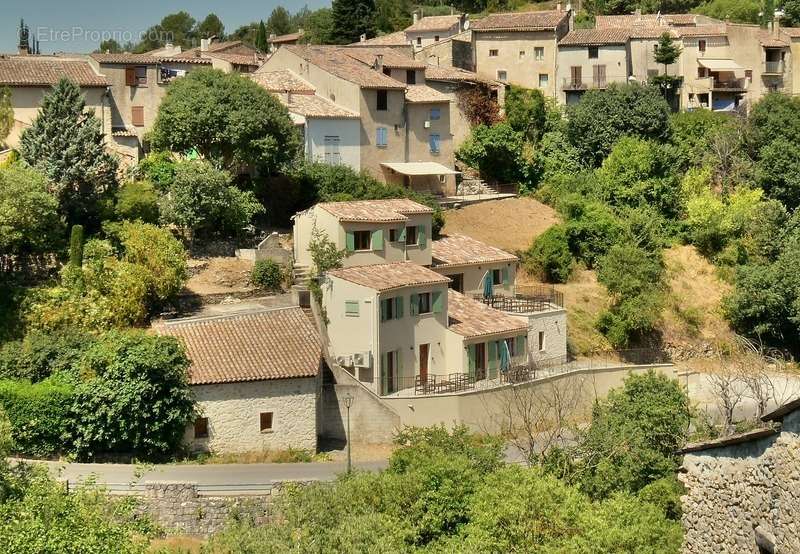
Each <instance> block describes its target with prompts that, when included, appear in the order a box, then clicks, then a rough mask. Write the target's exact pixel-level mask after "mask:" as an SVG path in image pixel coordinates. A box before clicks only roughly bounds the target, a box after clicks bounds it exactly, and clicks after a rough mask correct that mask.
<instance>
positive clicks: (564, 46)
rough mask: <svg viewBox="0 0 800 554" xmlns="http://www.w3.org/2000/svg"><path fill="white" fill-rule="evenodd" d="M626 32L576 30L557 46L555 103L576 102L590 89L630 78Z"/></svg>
mask: <svg viewBox="0 0 800 554" xmlns="http://www.w3.org/2000/svg"><path fill="white" fill-rule="evenodd" d="M630 60H631V56H630V46H629V34H628V31H626V30H622V29H608V30H603V29H576V30H573V31H570V32H569V33H568V34H567V35H566V36H565V37H564V38H562V39H561V41H560V42H559V43H558V59H557V64H556V67H557V74H556V82H557V85H558V100H559V102H561V103H563V104H574V103H576V102H578V101H579V100H580V98H581V96H582V95H583V93H584V92H586V91H587V90H590V89H601V90H602V89H605V88H606V87H607V86H608V85H609V84H611V83H623V84H624V83H626V82H627V81H628V77H629V76H630V75H631V62H630Z"/></svg>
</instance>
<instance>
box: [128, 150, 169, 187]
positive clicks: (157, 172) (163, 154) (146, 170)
mask: <svg viewBox="0 0 800 554" xmlns="http://www.w3.org/2000/svg"><path fill="white" fill-rule="evenodd" d="M176 166H177V161H176V160H175V157H174V156H173V154H172V153H171V152H167V151H157V152H150V153H149V154H147V155H146V156H145V157H144V158H142V159H141V160H140V161H139V164H138V165H137V166H136V173H135V175H136V176H137V177H139V178H141V179H144V180H147V181H150V182H151V183H153V184H154V185H155V186H156V188H157V189H158V190H159V191H161V192H164V191H166V190H168V189H169V187H170V186H171V185H172V183H173V181H175V168H176Z"/></svg>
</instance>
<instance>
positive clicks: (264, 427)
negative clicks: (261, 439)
mask: <svg viewBox="0 0 800 554" xmlns="http://www.w3.org/2000/svg"><path fill="white" fill-rule="evenodd" d="M259 419H260V420H261V421H260V423H261V432H262V433H269V432H271V431H272V412H261V414H260V418H259Z"/></svg>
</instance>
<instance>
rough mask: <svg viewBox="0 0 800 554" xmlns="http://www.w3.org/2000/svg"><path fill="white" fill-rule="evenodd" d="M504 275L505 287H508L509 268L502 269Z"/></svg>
mask: <svg viewBox="0 0 800 554" xmlns="http://www.w3.org/2000/svg"><path fill="white" fill-rule="evenodd" d="M502 274H503V286H504V287H507V286H508V280H509V276H508V274H509V271H508V268H507V267H504V268H503V269H502Z"/></svg>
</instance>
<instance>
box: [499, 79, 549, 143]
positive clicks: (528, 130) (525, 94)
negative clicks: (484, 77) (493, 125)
mask: <svg viewBox="0 0 800 554" xmlns="http://www.w3.org/2000/svg"><path fill="white" fill-rule="evenodd" d="M505 111H506V121H507V122H508V124H509V125H510V126H511V128H512V129H514V130H515V131H517V132H520V133H522V134H523V135H524V136H525V138H526V139H527V140H529V141H533V142H535V141H537V140H539V139H540V138H541V136H542V135H543V134H544V132H545V129H546V125H547V105H546V102H545V98H544V94H542V92H541V91H540V90H538V89H525V88H522V87H517V86H513V85H512V86H511V87H510V88H509V90H508V92H507V93H506V101H505Z"/></svg>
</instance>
